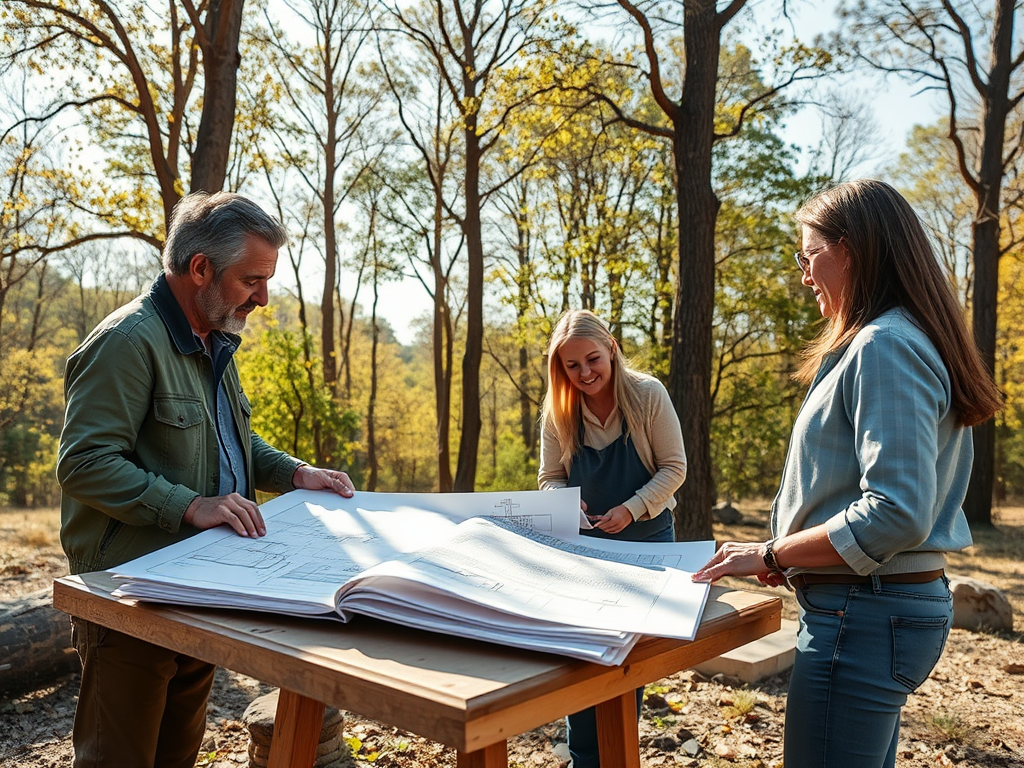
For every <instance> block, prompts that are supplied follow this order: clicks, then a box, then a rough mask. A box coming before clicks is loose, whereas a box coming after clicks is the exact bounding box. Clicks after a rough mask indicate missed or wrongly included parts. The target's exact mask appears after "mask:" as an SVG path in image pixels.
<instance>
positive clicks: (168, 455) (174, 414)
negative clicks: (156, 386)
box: [153, 395, 205, 471]
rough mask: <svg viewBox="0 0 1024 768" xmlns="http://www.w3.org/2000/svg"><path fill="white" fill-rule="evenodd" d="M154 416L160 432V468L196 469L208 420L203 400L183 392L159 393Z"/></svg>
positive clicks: (154, 404)
mask: <svg viewBox="0 0 1024 768" xmlns="http://www.w3.org/2000/svg"><path fill="white" fill-rule="evenodd" d="M153 418H154V420H155V421H156V425H157V430H158V431H159V433H160V434H159V437H158V439H157V444H158V445H159V461H160V470H159V471H163V470H174V471H182V470H192V469H195V468H196V467H197V466H198V463H199V458H200V457H199V448H200V445H201V444H202V433H203V427H204V421H205V418H204V415H203V401H202V400H200V399H199V398H195V397H185V396H182V395H156V396H154V398H153Z"/></svg>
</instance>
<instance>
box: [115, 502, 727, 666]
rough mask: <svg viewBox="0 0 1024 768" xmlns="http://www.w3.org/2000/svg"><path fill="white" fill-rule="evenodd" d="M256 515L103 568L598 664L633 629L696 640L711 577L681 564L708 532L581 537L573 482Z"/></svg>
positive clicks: (154, 591)
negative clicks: (697, 536)
mask: <svg viewBox="0 0 1024 768" xmlns="http://www.w3.org/2000/svg"><path fill="white" fill-rule="evenodd" d="M261 511H262V513H263V518H264V520H265V522H266V526H267V534H266V535H265V536H263V537H261V538H258V539H250V538H245V537H240V536H237V535H236V534H235V533H234V531H233V530H231V529H230V528H227V527H221V528H218V529H213V530H207V531H202V532H200V533H199V534H197V535H196V536H193V537H192V538H190V539H187V540H185V541H181V542H178V543H176V544H173V545H171V546H169V547H166V548H164V549H162V550H159V551H157V552H153V553H150V554H149V555H146V556H144V557H141V558H138V559H137V560H133V561H132V562H130V563H126V564H124V565H122V566H118V567H117V568H114V569H111V575H112V576H113V578H114V579H115V580H117V581H118V582H120V583H121V586H120V587H119V589H118V590H117V591H116V592H115V593H114V594H115V596H117V597H127V598H133V599H141V600H157V601H161V602H172V603H180V604H184V605H193V606H210V607H218V608H247V609H252V610H260V611H271V612H275V613H283V614H290V615H298V616H315V617H318V618H332V619H335V620H341V621H349V620H351V619H352V618H353V617H354V616H355V615H357V614H365V615H370V616H375V617H377V618H381V619H384V620H386V621H393V622H397V623H400V624H406V625H408V626H414V627H420V628H423V629H429V630H433V631H440V632H449V633H452V634H458V635H463V636H473V637H478V638H480V639H486V640H496V641H499V642H505V643H507V644H510V645H518V646H520V647H524V648H537V649H552V650H555V652H559V653H568V654H569V655H575V656H576V657H578V658H585V659H589V660H594V661H599V662H600V663H603V664H607V663H619V661H621V659H622V658H624V655H625V654H626V653H628V651H629V648H631V647H632V645H633V643H635V642H636V638H637V637H638V636H639V635H641V634H654V635H662V636H665V637H678V638H681V639H690V638H692V636H693V633H694V632H695V631H696V627H697V622H698V621H699V618H700V614H701V611H702V610H703V605H704V601H705V600H706V599H707V592H708V585H706V584H696V583H694V582H693V581H692V580H691V578H690V573H691V572H692V570H695V569H696V567H699V565H702V564H703V563H704V562H705V561H706V560H707V558H708V557H710V554H709V553H713V551H714V542H701V543H686V544H681V543H666V544H652V543H630V542H619V541H608V540H605V539H597V538H587V537H582V536H580V535H579V529H578V515H579V491H578V489H560V490H557V491H543V492H541V491H520V492H505V493H500V494H499V493H484V494H474V493H467V494H374V493H356V494H355V495H354V496H353V497H352V498H349V499H346V498H343V497H340V496H337V495H335V494H332V493H328V492H326V491H316V492H313V491H293V492H292V493H289V494H285V495H284V496H280V497H278V498H276V499H273V500H271V501H270V502H268V503H266V504H263V505H261ZM552 532H558V534H560V535H555V534H553V533H552ZM691 563H693V564H696V565H694V567H693V568H690V569H689V570H687V566H688V565H689V564H691ZM638 566H639V567H638Z"/></svg>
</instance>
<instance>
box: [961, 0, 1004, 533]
mask: <svg viewBox="0 0 1024 768" xmlns="http://www.w3.org/2000/svg"><path fill="white" fill-rule="evenodd" d="M1015 5H1016V3H1015V2H1014V0H998V1H997V3H996V13H995V19H994V21H993V25H992V62H991V70H990V72H989V77H988V83H987V91H986V92H985V93H983V103H982V110H983V111H982V137H981V158H980V159H981V162H980V164H979V168H978V190H977V191H976V199H977V211H976V213H975V218H974V224H973V227H972V231H971V235H972V240H973V243H972V252H973V255H974V295H973V304H972V313H973V326H974V327H973V330H974V340H975V342H976V343H977V345H978V351H979V352H980V353H981V361H982V363H984V365H985V367H986V368H987V369H988V370H989V372H990V373H991V372H994V371H995V359H996V302H997V300H998V293H999V228H1000V227H999V224H1000V222H999V203H1000V198H1001V196H1002V185H1003V144H1004V141H1005V139H1004V137H1005V132H1006V119H1007V115H1008V114H1009V106H1010V98H1009V93H1010V77H1011V74H1012V72H1013V15H1014V7H1015ZM995 446H996V429H995V421H994V420H993V419H989V420H988V421H986V422H985V423H983V424H979V425H978V426H976V427H975V428H974V466H973V468H972V470H971V482H970V486H968V489H967V498H966V500H965V503H964V512H965V513H966V515H967V521H968V523H970V526H971V528H972V529H975V530H977V529H979V528H991V527H992V491H993V488H994V485H995V483H994V481H995Z"/></svg>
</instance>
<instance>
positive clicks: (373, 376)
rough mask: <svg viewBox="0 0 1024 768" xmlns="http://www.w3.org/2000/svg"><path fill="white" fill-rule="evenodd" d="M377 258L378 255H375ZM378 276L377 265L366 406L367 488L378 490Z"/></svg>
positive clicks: (374, 271)
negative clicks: (368, 397) (368, 389)
mask: <svg viewBox="0 0 1024 768" xmlns="http://www.w3.org/2000/svg"><path fill="white" fill-rule="evenodd" d="M374 258H375V259H376V255H375V256H374ZM377 280H378V276H377V269H376V266H375V267H374V270H373V308H372V310H371V312H370V327H371V329H372V330H371V332H370V338H371V342H370V401H369V403H367V406H366V463H367V464H368V465H369V469H370V474H369V476H368V477H367V479H366V490H368V491H376V490H377V477H378V475H379V471H380V468H379V467H378V464H379V461H378V459H377V428H376V420H377V416H376V414H377V342H378V339H379V337H380V332H379V330H378V329H377V299H378V297H379V293H380V292H379V290H378V284H377Z"/></svg>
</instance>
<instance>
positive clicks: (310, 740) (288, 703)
mask: <svg viewBox="0 0 1024 768" xmlns="http://www.w3.org/2000/svg"><path fill="white" fill-rule="evenodd" d="M324 709H326V707H325V706H324V704H323V702H321V701H316V700H315V699H310V698H307V697H306V696H302V695H300V694H298V693H295V692H293V691H286V690H285V689H284V688H282V689H281V691H280V693H279V694H278V699H277V714H276V715H275V716H274V736H273V740H272V741H271V742H270V756H269V757H268V759H267V768H313V763H314V762H315V761H316V748H317V745H318V744H319V743H320V731H321V730H323V726H324Z"/></svg>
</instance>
